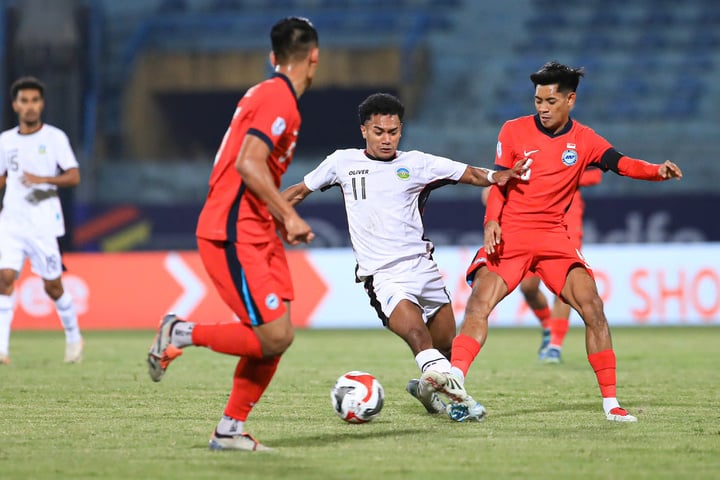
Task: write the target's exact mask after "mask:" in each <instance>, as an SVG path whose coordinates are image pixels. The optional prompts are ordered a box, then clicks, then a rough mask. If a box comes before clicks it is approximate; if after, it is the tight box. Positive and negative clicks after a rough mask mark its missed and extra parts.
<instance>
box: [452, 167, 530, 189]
mask: <svg viewBox="0 0 720 480" xmlns="http://www.w3.org/2000/svg"><path fill="white" fill-rule="evenodd" d="M531 163H532V160H518V162H517V163H516V164H515V166H513V168H511V169H509V170H500V171H495V170H488V169H487V168H478V167H473V166H470V165H468V167H467V168H466V169H465V173H463V176H462V177H460V180H458V182H459V183H467V184H470V185H475V186H476V187H488V186H490V185H493V184H498V185H500V186H503V185H505V184H506V183H507V182H508V181H509V180H510V179H511V178H523V179H524V178H525V176H527V174H528V172H529V167H530V164H531Z"/></svg>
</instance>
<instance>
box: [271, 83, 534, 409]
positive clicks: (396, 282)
mask: <svg viewBox="0 0 720 480" xmlns="http://www.w3.org/2000/svg"><path fill="white" fill-rule="evenodd" d="M403 114H404V106H403V105H402V103H401V102H400V101H399V100H398V99H397V98H396V97H394V96H392V95H389V94H384V93H376V94H373V95H370V96H369V97H368V98H367V99H365V100H364V101H363V102H362V103H361V104H360V107H359V116H360V131H361V133H362V136H363V138H364V139H365V141H366V147H365V150H362V149H345V150H337V151H335V152H334V153H332V154H331V155H329V156H328V157H327V158H326V159H325V160H324V161H323V162H322V163H321V164H320V165H319V166H318V167H317V168H315V169H314V170H313V171H311V172H310V173H308V174H307V175H305V178H304V181H303V182H301V183H298V184H296V185H293V186H291V187H289V188H288V189H286V190H285V191H284V192H283V195H284V196H285V197H286V198H287V199H288V200H289V201H290V202H291V203H292V204H293V205H294V204H297V203H299V202H301V201H302V200H303V199H304V198H305V197H307V196H308V195H310V194H311V193H312V192H314V191H317V190H323V191H324V190H326V189H328V188H330V187H332V186H340V188H341V189H342V192H343V198H344V201H345V210H346V213H347V219H348V225H349V229H350V240H351V243H352V246H353V251H354V253H355V259H356V261H357V267H356V280H357V282H363V283H364V285H365V290H366V292H367V294H368V296H369V297H370V305H371V306H373V307H374V308H375V310H376V311H377V314H378V316H379V317H380V319H381V320H382V322H383V325H384V326H385V327H387V328H389V329H390V330H391V331H392V332H394V333H395V334H396V335H398V336H399V337H400V338H402V339H403V340H405V342H406V343H407V344H408V346H409V347H410V349H411V350H412V352H413V354H414V355H415V361H416V362H417V365H418V367H419V368H420V371H421V372H422V373H423V376H422V377H421V378H420V379H413V380H410V382H409V383H408V386H407V390H408V392H409V393H410V394H411V395H413V396H414V397H416V398H417V399H418V400H420V402H421V403H422V404H423V405H424V406H425V408H426V409H427V411H428V412H430V413H439V412H443V411H445V406H444V405H443V402H442V401H441V400H440V398H439V397H438V395H437V393H436V392H437V391H439V392H441V393H444V394H446V395H447V394H448V391H446V390H445V389H444V388H442V387H443V386H441V385H440V386H439V385H432V384H431V383H430V381H431V380H432V379H431V378H427V377H426V375H425V373H426V372H430V371H440V372H444V373H449V372H450V370H451V366H450V362H449V361H448V359H449V358H450V349H451V346H452V340H453V338H454V337H455V333H456V324H455V317H454V314H453V310H452V307H451V305H450V295H449V294H448V292H447V289H446V288H445V283H444V281H443V279H442V276H441V274H440V271H439V270H438V267H437V264H436V263H435V261H434V260H433V258H432V253H433V248H434V247H433V244H432V242H431V241H430V240H428V239H427V238H425V237H424V236H423V234H424V226H423V221H422V211H423V207H424V204H425V202H426V201H427V199H428V195H429V193H430V191H431V190H433V189H434V188H437V187H439V186H442V185H446V184H456V183H467V184H472V185H476V186H488V185H490V184H491V183H498V184H500V185H504V184H505V183H506V182H507V181H508V180H509V179H510V178H516V177H520V176H521V174H522V173H523V172H524V168H523V166H522V162H518V165H516V166H515V168H514V169H512V170H506V171H502V172H493V171H491V170H487V169H483V168H477V167H473V166H469V165H467V164H465V163H460V162H456V161H453V160H450V159H448V158H444V157H438V156H435V155H430V154H427V153H423V152H419V151H416V150H413V151H409V152H404V151H398V144H399V142H400V136H401V133H402V118H403ZM460 387H461V388H462V386H460ZM461 391H462V392H463V393H462V394H461V395H460V396H458V395H457V392H453V394H452V395H450V396H449V398H450V400H451V402H452V403H454V404H462V405H465V406H466V407H467V408H466V410H465V412H466V416H465V418H463V420H465V419H472V420H482V417H483V416H484V414H485V409H484V408H483V407H482V405H480V404H479V403H477V402H475V401H474V400H473V399H472V397H470V396H469V395H467V392H465V391H464V388H462V390H461Z"/></svg>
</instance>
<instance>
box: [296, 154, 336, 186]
mask: <svg viewBox="0 0 720 480" xmlns="http://www.w3.org/2000/svg"><path fill="white" fill-rule="evenodd" d="M337 158H338V154H337V152H335V153H333V154H331V155H328V156H327V157H326V158H325V160H323V161H322V162H321V163H320V165H318V166H317V167H315V169H314V170H312V171H310V172H308V173H307V174H306V175H305V177H304V179H303V181H304V182H305V186H306V187H307V188H309V189H310V190H312V191H313V192H314V191H316V190H321V189H323V188H325V187H329V186H331V185H334V184H336V183H338V177H337Z"/></svg>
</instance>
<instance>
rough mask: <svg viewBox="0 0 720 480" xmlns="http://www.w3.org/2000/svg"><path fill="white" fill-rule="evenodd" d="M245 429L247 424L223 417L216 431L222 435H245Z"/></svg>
mask: <svg viewBox="0 0 720 480" xmlns="http://www.w3.org/2000/svg"><path fill="white" fill-rule="evenodd" d="M243 428H245V422H241V421H240V420H235V419H234V418H230V417H228V416H227V415H223V417H222V418H221V419H220V423H218V426H217V429H216V431H217V433H219V434H220V435H240V434H242V433H243Z"/></svg>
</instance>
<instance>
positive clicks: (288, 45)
mask: <svg viewBox="0 0 720 480" xmlns="http://www.w3.org/2000/svg"><path fill="white" fill-rule="evenodd" d="M270 40H271V42H272V51H273V53H274V54H275V59H276V61H277V62H278V63H279V64H281V65H284V64H286V63H288V62H290V61H291V60H301V59H303V58H305V57H307V55H308V53H309V52H310V50H311V49H313V48H314V47H316V46H318V44H319V40H318V32H317V30H315V27H314V26H313V24H312V23H311V22H310V20H308V19H307V18H304V17H286V18H283V19H282V20H280V21H278V22H277V23H276V24H275V25H273V27H272V30H271V31H270Z"/></svg>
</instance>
